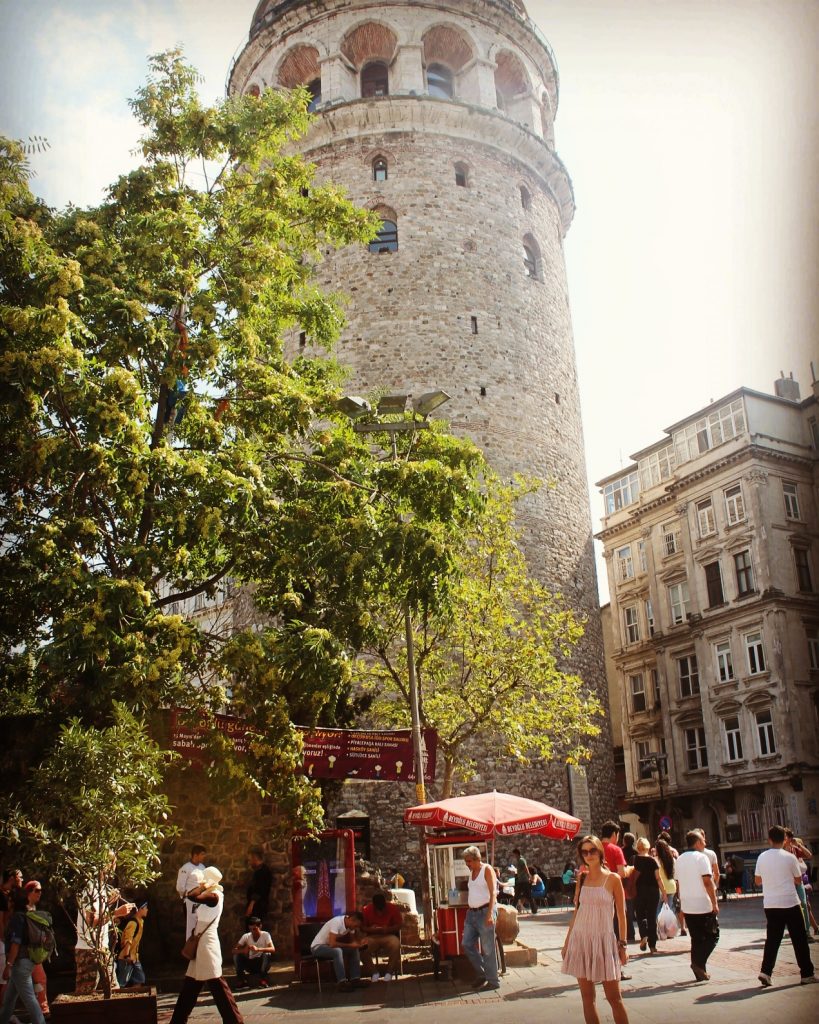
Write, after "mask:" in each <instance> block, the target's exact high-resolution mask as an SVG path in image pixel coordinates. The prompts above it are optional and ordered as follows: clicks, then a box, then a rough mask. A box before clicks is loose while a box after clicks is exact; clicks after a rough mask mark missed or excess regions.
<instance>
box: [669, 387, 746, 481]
mask: <svg viewBox="0 0 819 1024" xmlns="http://www.w3.org/2000/svg"><path fill="white" fill-rule="evenodd" d="M744 431H745V409H744V407H743V404H742V399H741V398H738V399H737V400H736V401H734V402H731V403H730V404H728V405H723V406H721V407H720V408H719V409H716V410H715V411H714V412H712V413H709V414H708V416H703V417H702V418H701V419H698V420H695V421H694V422H693V423H688V424H686V426H684V427H683V428H682V429H681V430H678V431H677V432H676V433H675V434H674V454H675V456H676V460H677V464H678V465H679V463H681V462H687V461H688V460H689V459H695V458H697V456H698V455H702V453H703V452H707V451H708V450H709V449H710V448H714V447H716V446H717V445H720V444H724V443H725V442H726V441H730V440H731V438H733V437H736V436H737V435H738V434H741V433H743V432H744Z"/></svg>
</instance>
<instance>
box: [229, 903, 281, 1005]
mask: <svg viewBox="0 0 819 1024" xmlns="http://www.w3.org/2000/svg"><path fill="white" fill-rule="evenodd" d="M248 923H249V925H250V931H249V932H245V934H244V935H243V936H242V937H241V939H239V941H238V942H237V943H236V945H235V946H234V948H233V963H234V964H235V965H236V981H237V983H238V984H239V985H240V986H242V987H243V988H244V987H245V986H247V985H249V984H250V982H249V981H247V976H248V975H255V976H256V979H257V984H258V985H261V987H262V988H267V986H268V985H269V984H270V982H269V981H268V980H267V972H268V971H269V970H270V961H271V960H272V959H273V954H274V953H275V952H276V947H275V946H274V945H273V939H272V938H271V936H270V932H263V931H262V919H261V918H260V917H251V918H250V921H249V922H248Z"/></svg>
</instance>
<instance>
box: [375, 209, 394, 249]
mask: <svg viewBox="0 0 819 1024" xmlns="http://www.w3.org/2000/svg"><path fill="white" fill-rule="evenodd" d="M378 212H379V213H381V215H382V218H383V219H382V221H381V228H380V230H379V232H378V234H377V235H376V236H375V238H374V239H373V240H372V241H371V242H370V244H369V250H370V252H377V253H379V254H380V253H384V252H397V251H398V221H397V220H395V219H394V218H395V214H394V213H393V212H392V211H391V210H390V211H389V212H387V211H380V210H379V211H378Z"/></svg>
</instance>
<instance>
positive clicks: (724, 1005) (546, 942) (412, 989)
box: [159, 897, 819, 1024]
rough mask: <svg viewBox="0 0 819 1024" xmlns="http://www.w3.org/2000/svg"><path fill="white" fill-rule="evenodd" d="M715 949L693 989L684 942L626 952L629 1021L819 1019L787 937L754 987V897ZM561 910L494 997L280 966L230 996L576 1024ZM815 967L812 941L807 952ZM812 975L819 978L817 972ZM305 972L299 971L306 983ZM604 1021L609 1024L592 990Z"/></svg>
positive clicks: (333, 1018)
mask: <svg viewBox="0 0 819 1024" xmlns="http://www.w3.org/2000/svg"><path fill="white" fill-rule="evenodd" d="M720 908H721V914H720V917H721V936H720V943H719V945H718V947H717V949H716V950H715V951H714V954H713V955H712V957H711V959H710V960H709V962H708V970H709V972H710V974H711V981H710V982H704V983H698V982H696V981H695V980H694V977H693V975H692V974H691V970H690V968H689V966H688V961H689V957H688V950H689V943H688V939H687V938H676V939H671V940H667V941H665V942H661V943H660V944H659V950H660V951H659V952H658V954H657V955H656V956H650V955H649V954H648V953H645V954H643V953H640V952H639V949H638V947H637V946H636V945H635V946H630V947H629V953H630V964H629V972H630V973H631V975H632V979H631V980H630V981H626V982H624V983H623V993H624V996H625V1003H626V1009H627V1011H628V1014H629V1020H630V1022H631V1024H656V1022H660V1021H662V1022H664V1024H665V1022H668V1024H703V1022H704V1021H708V1020H709V1019H711V1014H712V1013H716V1014H718V1015H719V1021H720V1024H748V1022H749V1021H752V1022H753V1024H785V1022H787V1024H808V1022H810V1024H814V1022H816V1021H819V985H805V986H801V985H800V983H799V969H798V968H797V966H796V962H795V960H794V956H793V949H792V947H791V945H790V943H789V942H788V939H787V936H786V938H785V941H784V942H783V944H782V949H781V951H780V954H779V959H778V961H777V966H776V971H775V973H774V984H773V987H772V988H770V989H763V988H762V987H761V986H760V985H759V982H758V981H757V974H758V973H759V967H760V963H761V959H762V946H763V944H764V935H765V922H764V915H763V912H762V900H761V897H747V898H743V899H733V900H730V901H729V902H728V903H727V904H726V903H722V904H720ZM569 916H570V915H569V913H568V912H567V911H565V910H550V911H547V912H541V913H540V914H538V915H537V916H536V917H534V918H532V917H529V916H525V917H523V918H522V919H521V935H520V938H521V940H522V941H524V942H525V943H526V944H527V945H530V946H533V947H534V948H536V949H537V951H538V963H537V966H535V967H521V968H510V969H509V970H508V972H507V974H506V975H505V976H504V977H502V978H501V988H500V990H499V991H498V992H488V993H481V994H475V993H473V992H472V990H471V989H470V987H469V985H468V983H467V982H466V981H462V980H458V979H457V978H456V979H454V980H439V981H435V980H434V979H433V977H432V975H431V974H424V975H412V974H409V975H405V976H404V977H403V978H401V979H399V980H398V981H394V982H391V983H389V984H386V983H384V982H379V983H376V984H368V985H367V986H366V987H365V988H361V989H357V990H355V991H354V992H351V993H347V994H344V993H338V992H336V991H335V986H334V985H333V984H332V982H329V983H328V984H326V985H325V984H324V982H322V987H323V992H322V994H321V995H319V993H318V989H317V986H316V985H315V982H313V983H309V982H305V983H304V984H301V985H300V984H292V983H291V980H292V969H288V967H287V965H284V964H282V965H280V966H279V968H278V969H277V970H276V972H275V974H271V980H272V982H273V984H272V987H271V988H270V989H268V990H262V989H256V990H254V991H253V992H250V993H246V992H241V993H238V994H237V1001H238V1003H239V1006H240V1008H241V1011H242V1014H243V1015H244V1018H245V1021H246V1022H247V1024H262V1022H264V1024H274V1022H279V1021H290V1022H292V1024H319V1022H321V1024H331V1022H332V1024H336V1022H338V1024H354V1022H355V1024H358V1022H362V1021H367V1020H377V1021H378V1024H433V1022H434V1024H519V1022H521V1021H523V1022H528V1021H541V1020H543V1019H544V1018H550V1019H555V1018H557V1019H559V1020H560V1021H561V1022H563V1021H565V1022H566V1024H569V1022H574V1021H577V1022H581V1021H582V1019H583V1011H582V1006H581V1001H580V995H579V993H578V989H577V985H576V983H575V980H574V979H573V978H570V977H568V976H567V975H564V974H561V973H560V949H561V947H562V945H563V939H564V937H565V934H566V928H567V926H568V922H569ZM811 952H812V954H813V960H814V963H816V965H817V968H818V969H819V943H816V944H814V945H812V946H811ZM818 973H819V971H818ZM306 977H307V974H305V978H306ZM598 993H599V994H598V1005H599V1012H600V1018H601V1021H603V1022H608V1021H611V1019H612V1018H611V1013H610V1012H609V1007H608V1004H607V1003H606V1002H605V1000H604V999H603V991H602V986H601V987H599V989H598ZM175 999H176V997H175V995H172V994H170V993H169V994H167V995H163V996H161V998H160V1005H161V1007H162V1009H161V1011H160V1017H159V1020H160V1024H167V1021H169V1020H170V1015H171V1010H172V1009H173V1005H174V1002H175ZM217 1021H219V1015H218V1013H217V1012H216V1010H215V1008H214V1007H213V1004H212V1001H211V999H210V996H209V994H208V993H207V990H204V991H203V993H202V996H201V997H200V1003H199V1005H198V1007H197V1009H196V1010H195V1011H194V1013H193V1015H192V1016H191V1022H192V1024H211V1022H217Z"/></svg>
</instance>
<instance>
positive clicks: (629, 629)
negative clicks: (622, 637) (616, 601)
mask: <svg viewBox="0 0 819 1024" xmlns="http://www.w3.org/2000/svg"><path fill="white" fill-rule="evenodd" d="M623 625H624V626H625V628H626V643H627V644H636V643H637V642H638V641H639V639H640V618H639V616H638V614H637V605H636V604H633V605H629V606H628V608H624V609H623Z"/></svg>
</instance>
